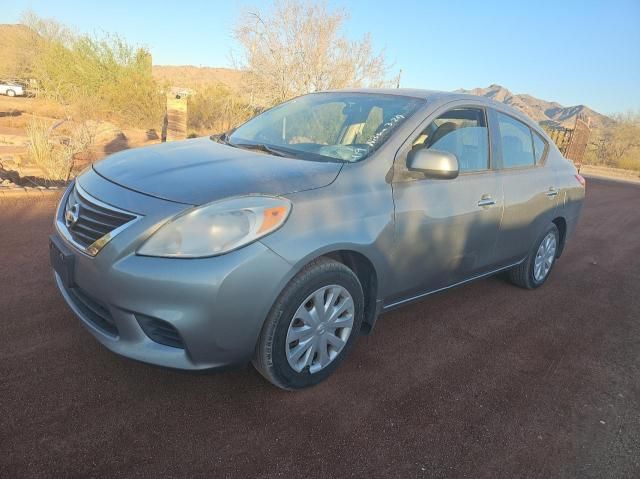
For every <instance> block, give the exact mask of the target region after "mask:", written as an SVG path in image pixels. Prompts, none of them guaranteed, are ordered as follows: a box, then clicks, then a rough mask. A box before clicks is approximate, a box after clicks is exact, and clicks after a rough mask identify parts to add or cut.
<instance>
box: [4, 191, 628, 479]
mask: <svg viewBox="0 0 640 479" xmlns="http://www.w3.org/2000/svg"><path fill="white" fill-rule="evenodd" d="M31 201H32V202H26V201H25V202H14V203H7V202H6V203H3V204H2V205H0V219H1V223H0V224H1V225H2V226H1V228H0V255H1V258H0V259H1V263H0V264H1V265H2V266H1V269H0V275H1V277H2V282H1V288H0V378H1V381H0V451H1V452H2V453H1V454H0V476H2V477H7V478H18V477H153V478H155V477H215V478H218V477H220V478H221V477H243V478H244V477H292V478H297V477H325V478H328V477H330V478H333V477H402V478H404V477H473V478H478V477H480V478H482V477H487V478H489V477H491V478H494V477H505V478H515V477H533V478H551V477H580V478H609V477H612V478H632V477H636V478H637V477H640V186H637V185H633V184H624V183H614V182H606V181H600V180H590V181H589V182H588V185H587V199H586V205H585V210H584V216H583V219H582V221H581V223H580V225H579V229H578V231H577V234H576V235H575V236H574V238H573V239H572V241H571V242H570V244H569V245H568V247H567V249H566V251H565V253H564V255H563V257H562V258H561V259H560V260H559V262H558V263H557V265H556V267H555V269H554V271H553V274H552V276H551V278H550V279H549V281H548V283H547V284H546V285H545V286H544V287H542V288H540V289H538V290H536V291H525V290H522V289H518V288H516V287H513V286H511V285H509V284H508V283H506V282H505V281H504V280H503V279H501V278H499V277H496V278H490V279H486V280H482V281H479V282H476V283H473V284H470V285H467V286H464V287H460V288H457V289H455V290H451V291H448V292H445V293H442V294H438V295H435V296H432V297H430V298H428V299H426V300H424V301H422V302H420V303H416V304H413V305H410V306H407V307H405V308H404V309H400V310H397V311H396V312H393V313H389V314H387V315H385V316H383V317H382V318H381V319H380V321H379V323H378V325H377V326H376V330H375V331H374V334H373V335H371V336H363V337H361V338H359V342H358V344H357V347H356V348H355V349H354V351H353V354H352V355H351V356H350V357H349V359H348V361H346V363H345V364H344V365H343V366H342V367H341V368H340V369H339V370H338V371H337V373H336V374H335V375H333V376H332V377H331V378H329V380H328V381H326V382H325V383H323V384H321V385H319V386H317V387H315V388H312V389H310V390H306V391H302V392H297V393H290V392H283V391H280V390H277V389H275V388H274V387H272V386H271V385H270V384H268V383H267V382H266V381H265V380H263V379H262V378H261V377H260V376H259V375H258V374H257V373H256V372H254V371H253V370H252V369H251V368H250V367H246V368H241V369H239V370H237V371H228V372H223V373H220V372H218V373H207V374H189V373H184V372H178V371H172V370H165V369H159V368H156V367H152V366H147V365H144V364H139V363H136V362H133V361H130V360H127V359H123V358H120V357H118V356H115V355H114V354H112V353H110V352H109V351H107V350H106V349H105V348H103V347H102V346H100V345H99V344H98V343H97V342H96V341H95V340H94V339H93V338H92V337H91V336H90V334H89V333H88V332H86V331H85V330H84V328H83V327H82V326H81V325H80V323H79V321H78V320H77V319H76V318H75V317H74V316H73V314H72V313H71V312H70V311H69V309H68V308H67V307H66V305H65V304H64V302H63V300H62V299H61V297H60V295H59V294H58V292H57V291H56V289H55V286H54V284H53V280H52V276H51V272H50V269H49V266H48V259H47V254H48V253H47V234H48V233H49V232H50V231H51V217H52V211H53V208H54V202H53V200H50V201H41V202H33V200H31Z"/></svg>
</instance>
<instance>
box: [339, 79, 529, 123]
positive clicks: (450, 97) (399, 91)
mask: <svg viewBox="0 0 640 479" xmlns="http://www.w3.org/2000/svg"><path fill="white" fill-rule="evenodd" d="M329 92H330V93H370V94H382V95H397V96H409V97H413V98H420V99H423V100H426V101H427V102H435V101H444V102H449V101H455V100H474V101H480V102H482V103H484V104H485V105H487V106H494V107H496V108H497V109H501V110H503V111H505V110H506V111H507V112H509V114H511V115H512V116H515V117H517V118H520V119H522V120H526V121H528V122H529V123H531V124H535V125H537V123H536V122H535V121H533V120H532V119H531V118H529V117H528V116H526V115H525V114H523V113H522V112H521V111H519V110H518V109H516V108H513V107H512V106H510V105H506V104H505V103H502V102H499V101H496V100H493V99H491V98H487V97H486V96H478V95H470V94H468V93H458V92H450V91H438V90H423V89H420V88H345V89H340V90H330V91H329Z"/></svg>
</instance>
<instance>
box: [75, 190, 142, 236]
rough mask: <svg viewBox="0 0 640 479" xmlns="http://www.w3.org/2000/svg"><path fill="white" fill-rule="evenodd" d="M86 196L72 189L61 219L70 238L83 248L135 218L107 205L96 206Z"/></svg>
mask: <svg viewBox="0 0 640 479" xmlns="http://www.w3.org/2000/svg"><path fill="white" fill-rule="evenodd" d="M87 196H88V195H86V194H84V195H83V194H82V193H81V192H80V191H79V188H78V187H77V186H76V187H74V188H73V191H71V193H70V194H69V197H68V198H67V204H66V205H65V211H64V218H63V220H64V221H65V225H66V227H67V229H68V230H69V234H70V235H71V238H72V239H73V241H75V242H76V243H77V244H78V245H80V246H82V247H83V248H87V247H89V246H90V245H92V244H93V243H95V242H96V241H97V240H99V239H100V238H102V237H103V236H105V235H106V234H109V233H111V232H112V231H114V230H115V229H116V228H119V227H121V226H123V225H125V224H127V223H128V222H129V221H132V220H133V219H135V218H136V216H135V215H133V214H128V213H125V212H124V211H120V210H115V209H110V208H108V207H106V206H107V205H98V204H96V202H94V201H91V200H90V199H89V198H88V197H87Z"/></svg>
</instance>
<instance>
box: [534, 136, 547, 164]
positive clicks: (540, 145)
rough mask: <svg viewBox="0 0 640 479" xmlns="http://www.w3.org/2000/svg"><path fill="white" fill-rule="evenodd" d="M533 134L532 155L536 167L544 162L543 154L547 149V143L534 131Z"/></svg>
mask: <svg viewBox="0 0 640 479" xmlns="http://www.w3.org/2000/svg"><path fill="white" fill-rule="evenodd" d="M532 133H533V153H534V156H535V159H536V165H540V164H541V163H542V162H543V161H544V153H545V151H546V149H547V142H546V141H544V139H543V138H542V137H541V136H540V135H539V134H538V133H536V132H535V131H532Z"/></svg>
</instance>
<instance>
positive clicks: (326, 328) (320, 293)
mask: <svg viewBox="0 0 640 479" xmlns="http://www.w3.org/2000/svg"><path fill="white" fill-rule="evenodd" d="M354 314H355V305H354V304H353V298H352V297H351V295H350V294H349V291H347V290H346V289H345V288H343V287H342V286H339V285H337V284H332V285H329V286H323V287H322V288H320V289H318V290H316V291H315V292H313V293H312V294H310V295H309V296H308V297H307V299H305V300H304V302H303V303H302V304H301V305H300V307H299V308H298V309H297V311H296V313H295V314H294V315H293V319H292V320H291V324H289V330H288V331H287V343H286V346H285V347H286V353H287V361H288V362H289V366H291V367H292V368H293V370H294V371H297V372H301V371H302V370H304V369H305V368H306V367H308V368H309V372H310V373H311V374H313V373H316V372H318V371H320V370H321V369H324V368H325V367H327V366H328V365H329V364H330V363H331V362H332V361H333V360H334V359H335V358H337V357H338V355H339V354H340V352H341V351H342V349H343V348H344V347H345V345H346V344H347V340H348V339H349V335H350V334H351V329H352V328H353V317H354Z"/></svg>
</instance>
